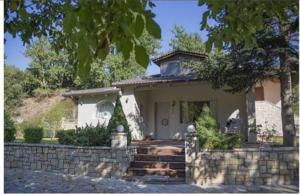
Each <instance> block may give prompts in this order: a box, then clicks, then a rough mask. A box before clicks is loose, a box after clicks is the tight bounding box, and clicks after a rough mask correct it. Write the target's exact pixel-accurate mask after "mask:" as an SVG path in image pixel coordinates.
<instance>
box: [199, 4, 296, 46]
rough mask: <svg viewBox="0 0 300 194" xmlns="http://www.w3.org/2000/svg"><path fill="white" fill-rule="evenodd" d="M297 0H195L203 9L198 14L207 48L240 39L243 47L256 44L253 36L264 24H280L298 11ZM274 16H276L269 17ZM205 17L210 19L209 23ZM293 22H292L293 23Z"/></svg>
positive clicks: (235, 41)
mask: <svg viewBox="0 0 300 194" xmlns="http://www.w3.org/2000/svg"><path fill="white" fill-rule="evenodd" d="M298 3H299V2H298V1H297V0H286V1H276V0H266V1H262V2H261V1H209V0H199V5H200V6H203V5H205V6H206V7H207V9H208V10H207V11H206V12H204V13H203V15H202V21H201V30H207V31H208V40H207V42H206V46H207V49H208V50H210V49H211V48H212V47H213V46H214V47H217V48H223V46H224V44H225V46H228V45H231V44H237V43H239V42H241V41H244V43H245V45H246V47H252V46H253V45H256V44H257V39H256V38H255V37H254V36H253V34H254V33H256V32H257V31H261V30H265V29H266V26H271V25H273V24H274V23H277V22H279V23H281V24H282V25H283V26H284V25H287V24H289V23H290V22H291V18H293V17H294V16H297V15H298V10H299V4H298ZM273 18H277V19H279V21H278V20H273ZM209 20H213V21H214V22H211V25H209V22H208V21H209ZM293 25H294V24H293Z"/></svg>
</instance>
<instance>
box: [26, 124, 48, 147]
mask: <svg viewBox="0 0 300 194" xmlns="http://www.w3.org/2000/svg"><path fill="white" fill-rule="evenodd" d="M24 139H25V142H26V143H40V142H41V141H42V139H43V128H41V127H28V128H26V129H24Z"/></svg>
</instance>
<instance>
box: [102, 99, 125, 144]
mask: <svg viewBox="0 0 300 194" xmlns="http://www.w3.org/2000/svg"><path fill="white" fill-rule="evenodd" d="M118 125H123V126H124V132H125V133H127V140H128V144H130V142H131V133H130V130H129V125H128V122H127V120H126V117H125V114H124V112H123V108H122V104H121V101H120V97H118V98H117V100H116V105H115V109H114V112H113V115H112V116H111V118H110V120H109V123H108V125H107V129H108V130H110V131H111V132H116V129H117V126H118Z"/></svg>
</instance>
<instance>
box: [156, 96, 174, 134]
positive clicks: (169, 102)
mask: <svg viewBox="0 0 300 194" xmlns="http://www.w3.org/2000/svg"><path fill="white" fill-rule="evenodd" d="M158 103H168V105H169V110H168V115H169V116H168V121H169V124H168V125H169V129H170V108H171V101H156V102H155V103H154V126H155V129H154V138H155V139H158V128H157V110H158V108H157V104H158Z"/></svg>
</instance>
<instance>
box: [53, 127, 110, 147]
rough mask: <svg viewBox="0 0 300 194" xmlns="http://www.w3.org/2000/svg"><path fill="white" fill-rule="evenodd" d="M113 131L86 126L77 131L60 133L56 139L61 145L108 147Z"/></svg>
mask: <svg viewBox="0 0 300 194" xmlns="http://www.w3.org/2000/svg"><path fill="white" fill-rule="evenodd" d="M110 136H111V131H110V130H108V129H107V128H106V127H104V126H102V125H99V124H98V125H97V126H96V127H94V126H92V125H86V127H79V128H76V129H75V130H65V131H58V132H57V134H56V137H57V138H58V142H59V143H60V144H66V145H79V146H108V145H110Z"/></svg>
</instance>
